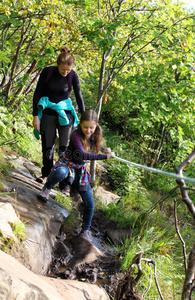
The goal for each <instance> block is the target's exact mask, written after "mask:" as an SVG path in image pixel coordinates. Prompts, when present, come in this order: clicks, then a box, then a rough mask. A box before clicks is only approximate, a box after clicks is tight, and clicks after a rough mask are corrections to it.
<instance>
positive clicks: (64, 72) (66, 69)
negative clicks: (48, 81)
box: [58, 64, 72, 77]
mask: <svg viewBox="0 0 195 300" xmlns="http://www.w3.org/2000/svg"><path fill="white" fill-rule="evenodd" d="M71 70H72V66H69V65H65V64H60V65H58V71H59V73H60V74H61V75H62V76H63V77H66V76H67V75H68V74H69V73H70V71H71Z"/></svg>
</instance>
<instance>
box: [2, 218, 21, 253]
mask: <svg viewBox="0 0 195 300" xmlns="http://www.w3.org/2000/svg"><path fill="white" fill-rule="evenodd" d="M11 227H12V231H13V233H14V236H15V238H7V237H4V236H3V235H0V249H1V250H2V251H4V252H9V253H10V252H12V251H15V249H18V251H21V250H22V247H23V245H22V243H23V242H24V240H25V238H26V234H25V226H24V224H23V223H22V222H21V221H19V220H18V221H16V222H15V223H13V224H11Z"/></svg>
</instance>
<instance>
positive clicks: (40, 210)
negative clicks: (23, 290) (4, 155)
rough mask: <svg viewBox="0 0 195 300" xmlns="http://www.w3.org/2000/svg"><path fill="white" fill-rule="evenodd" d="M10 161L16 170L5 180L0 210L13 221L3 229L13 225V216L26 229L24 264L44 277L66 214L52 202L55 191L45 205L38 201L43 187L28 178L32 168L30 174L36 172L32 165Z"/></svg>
mask: <svg viewBox="0 0 195 300" xmlns="http://www.w3.org/2000/svg"><path fill="white" fill-rule="evenodd" d="M12 161H14V163H15V165H16V166H17V169H13V171H12V178H11V179H10V178H5V182H4V187H3V190H2V192H1V194H0V203H1V205H2V204H3V206H2V207H1V209H3V208H4V209H5V208H7V212H6V213H5V214H6V216H7V218H8V216H9V218H12V221H11V220H10V219H9V223H8V222H6V220H5V222H4V226H8V225H9V224H10V223H14V222H15V221H16V215H17V217H18V219H19V220H21V221H22V222H23V224H24V225H25V229H26V232H25V233H26V239H25V252H26V258H25V264H26V266H27V267H28V269H30V270H32V271H33V272H34V273H37V274H41V275H45V274H46V272H47V269H48V266H49V264H50V262H51V259H52V258H51V253H52V248H53V246H54V244H55V242H56V236H58V235H59V231H60V228H61V226H62V224H63V222H64V221H65V220H66V218H67V217H68V216H69V212H68V210H67V209H66V208H65V206H63V205H61V204H60V203H58V202H56V201H55V200H54V199H53V198H52V196H54V195H55V193H56V192H55V191H53V193H52V194H51V197H50V199H49V201H48V202H47V203H43V202H42V201H40V200H38V199H37V194H38V193H39V192H40V190H41V188H42V185H41V184H39V183H38V182H36V181H35V178H34V177H32V176H31V174H30V171H31V168H34V169H33V173H35V169H36V167H35V166H34V165H33V164H32V163H31V162H28V160H27V159H25V158H15V159H14V158H12ZM26 167H28V168H26ZM37 169H38V168H37ZM37 173H38V170H37ZM8 210H9V212H8ZM13 211H15V215H14V213H13ZM1 219H2V218H1ZM1 232H2V230H1ZM9 234H10V233H9Z"/></svg>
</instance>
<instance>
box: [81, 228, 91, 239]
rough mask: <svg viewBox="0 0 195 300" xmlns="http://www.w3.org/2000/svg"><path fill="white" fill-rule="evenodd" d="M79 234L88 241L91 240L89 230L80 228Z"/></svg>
mask: <svg viewBox="0 0 195 300" xmlns="http://www.w3.org/2000/svg"><path fill="white" fill-rule="evenodd" d="M81 236H83V237H84V238H85V239H87V240H89V241H90V242H92V235H91V231H90V230H87V229H82V230H81Z"/></svg>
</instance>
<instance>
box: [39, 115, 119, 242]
mask: <svg viewBox="0 0 195 300" xmlns="http://www.w3.org/2000/svg"><path fill="white" fill-rule="evenodd" d="M97 121H98V118H97V114H96V113H95V112H94V111H93V110H87V111H85V112H84V113H83V114H82V116H81V119H80V123H79V125H78V127H77V129H76V130H75V131H73V133H72V134H71V137H70V144H69V147H68V150H67V151H66V152H65V153H63V154H62V156H61V158H60V159H59V160H58V161H57V162H56V164H55V166H54V168H53V169H52V172H51V173H50V175H49V177H48V178H47V182H46V183H45V185H44V187H43V188H42V190H41V192H40V194H39V195H38V198H39V199H40V200H42V201H44V202H47V200H48V198H49V193H50V190H51V189H52V188H53V187H54V185H55V184H57V183H58V182H60V181H62V180H64V179H65V178H66V180H68V182H69V184H72V185H73V186H74V188H75V189H76V190H77V191H78V192H79V194H80V195H81V197H82V200H83V201H84V204H85V210H84V215H83V226H82V232H81V234H82V235H83V236H84V237H86V238H87V239H89V240H91V234H90V231H89V229H90V225H91V220H92V217H93V212H94V207H95V204H94V199H93V194H92V190H91V187H90V184H89V180H90V174H89V173H88V171H87V169H86V162H85V161H86V160H100V159H108V158H110V157H111V156H112V155H114V153H112V152H111V149H110V148H104V147H102V141H103V138H102V130H101V127H100V126H99V124H98V123H97ZM90 149H92V150H94V152H95V154H92V153H89V151H90ZM100 150H101V151H102V152H104V153H107V154H98V153H99V151H100Z"/></svg>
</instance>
